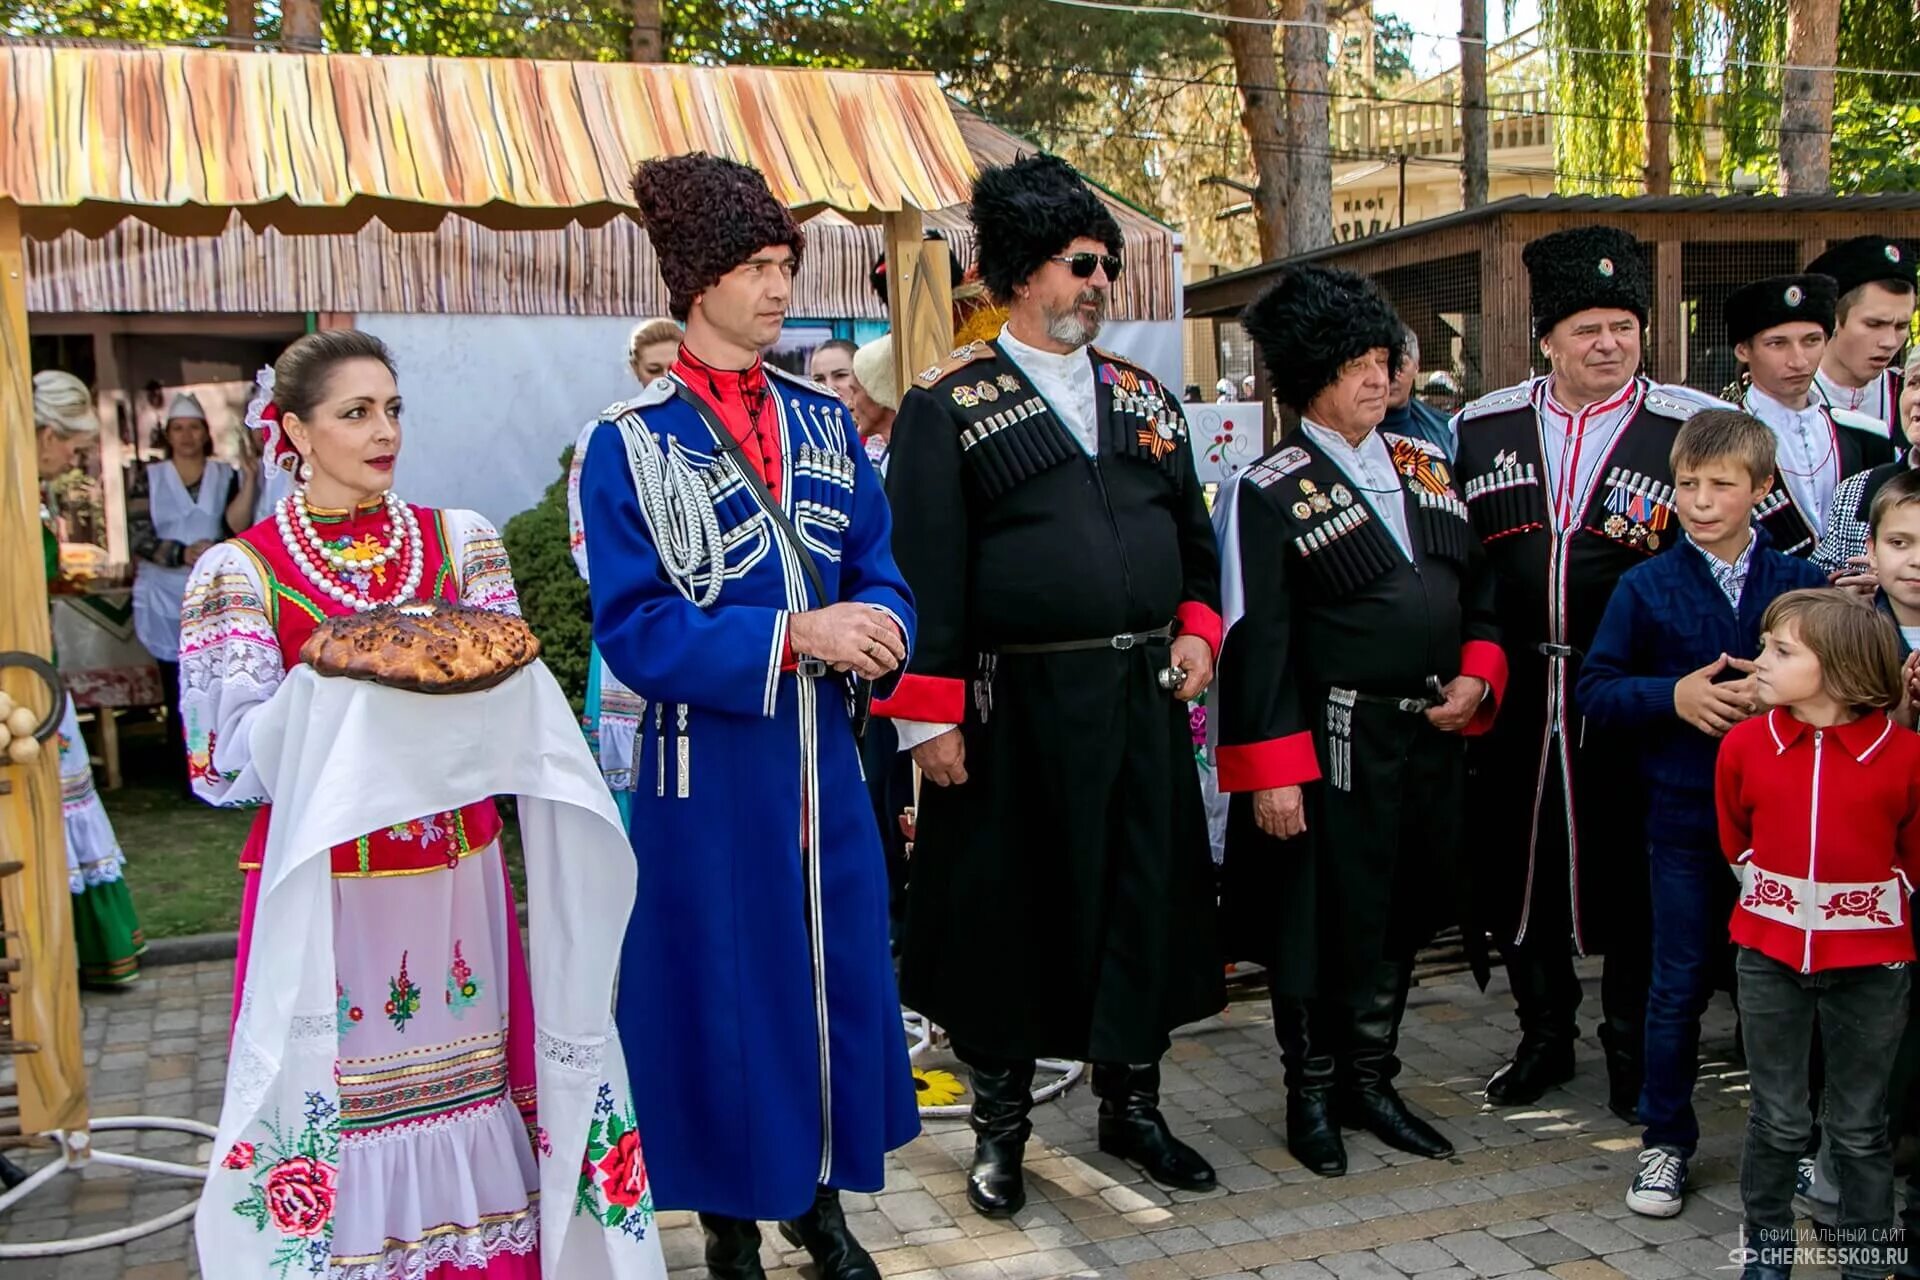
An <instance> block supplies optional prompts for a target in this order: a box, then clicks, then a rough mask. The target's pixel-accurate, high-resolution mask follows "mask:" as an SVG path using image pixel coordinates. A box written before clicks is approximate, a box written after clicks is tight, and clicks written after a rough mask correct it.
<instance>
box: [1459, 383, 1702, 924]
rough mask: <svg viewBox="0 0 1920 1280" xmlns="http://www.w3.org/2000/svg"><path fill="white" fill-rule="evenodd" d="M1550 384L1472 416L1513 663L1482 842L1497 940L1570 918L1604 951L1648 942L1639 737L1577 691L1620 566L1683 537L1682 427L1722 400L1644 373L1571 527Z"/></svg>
mask: <svg viewBox="0 0 1920 1280" xmlns="http://www.w3.org/2000/svg"><path fill="white" fill-rule="evenodd" d="M1546 383H1547V379H1545V378H1536V379H1534V380H1533V381H1531V382H1527V383H1522V384H1520V385H1519V386H1515V387H1509V388H1507V389H1506V390H1504V391H1498V392H1494V393H1493V394H1492V395H1489V396H1485V397H1483V398H1482V399H1480V400H1478V401H1475V402H1474V403H1473V404H1471V405H1469V406H1467V408H1465V409H1463V410H1462V411H1461V413H1460V416H1459V420H1458V423H1457V427H1458V439H1459V441H1460V447H1459V451H1458V453H1457V455H1456V462H1455V470H1456V472H1457V473H1458V474H1459V476H1460V481H1461V487H1462V492H1463V493H1464V494H1465V496H1466V500H1467V508H1468V510H1469V512H1470V513H1471V514H1472V518H1473V528H1474V531H1475V533H1477V534H1478V535H1479V537H1480V541H1481V544H1482V545H1483V546H1484V547H1485V548H1486V553H1487V562H1488V564H1489V565H1491V566H1492V568H1493V572H1494V575H1495V578H1496V581H1497V588H1496V599H1497V602H1498V605H1499V618H1500V633H1501V640H1502V644H1503V645H1504V647H1505V648H1506V652H1507V663H1508V669H1509V673H1510V675H1509V684H1508V693H1507V705H1506V706H1505V707H1503V708H1502V709H1501V712H1500V718H1499V721H1498V722H1497V723H1496V724H1495V725H1494V728H1493V731H1492V732H1491V733H1489V734H1487V735H1486V736H1485V737H1483V738H1480V739H1478V740H1476V741H1475V742H1474V743H1473V745H1472V747H1471V748H1470V749H1469V752H1468V785H1467V801H1468V803H1467V811H1468V813H1469V814H1471V815H1472V821H1473V826H1474V835H1473V838H1472V840H1471V842H1470V848H1471V851H1472V854H1473V863H1474V873H1475V876H1476V881H1477V883H1476V886H1475V896H1476V902H1477V905H1478V907H1479V908H1480V910H1481V911H1482V912H1483V919H1484V920H1485V922H1486V925H1487V927H1488V928H1489V929H1490V930H1491V931H1492V933H1493V935H1494V941H1495V942H1496V943H1497V944H1500V945H1503V946H1504V945H1507V944H1509V943H1514V942H1519V941H1524V940H1526V939H1527V938H1528V934H1529V929H1530V927H1531V925H1532V924H1533V920H1534V917H1535V916H1537V915H1541V914H1542V913H1545V914H1546V915H1547V916H1548V917H1549V918H1559V919H1565V918H1566V917H1567V916H1568V915H1569V913H1570V914H1571V918H1572V934H1573V937H1572V943H1573V945H1574V946H1575V947H1576V948H1577V949H1578V950H1579V951H1581V952H1582V953H1594V952H1602V951H1605V950H1606V949H1607V947H1608V945H1609V942H1610V940H1612V939H1615V938H1618V939H1619V940H1621V941H1630V942H1631V943H1632V945H1634V946H1644V945H1645V944H1646V932H1647V929H1648V923H1647V922H1648V911H1649V905H1648V899H1647V856H1646V841H1645V833H1644V830H1643V814H1642V812H1641V808H1642V802H1641V797H1640V788H1639V782H1638V777H1639V775H1638V773H1637V771H1636V765H1635V762H1634V756H1633V750H1634V746H1633V741H1632V738H1631V736H1630V735H1627V734H1622V733H1619V732H1616V731H1606V730H1602V729H1599V728H1597V727H1595V726H1593V725H1589V724H1587V723H1586V722H1585V721H1584V720H1583V719H1582V718H1581V716H1580V715H1579V713H1578V711H1577V710H1576V709H1575V707H1574V705H1573V689H1574V685H1575V683H1576V682H1577V681H1578V679H1579V676H1580V661H1581V658H1582V656H1583V655H1584V654H1585V652H1586V650H1587V647H1588V646H1589V645H1590V644H1591V643H1592V642H1593V633H1594V631H1595V630H1596V629H1597V628H1598V627H1599V625H1600V615H1601V614H1602V613H1603V612H1604V611H1605V609H1606V607H1607V601H1608V599H1610V598H1611V597H1612V595H1613V588H1614V584H1615V583H1617V582H1618V581H1619V580H1620V575H1622V574H1623V573H1625V572H1626V571H1627V570H1628V569H1631V568H1632V567H1633V566H1634V565H1636V564H1640V563H1641V562H1643V561H1645V560H1646V559H1647V558H1648V557H1650V556H1654V555H1659V554H1663V553H1664V552H1666V551H1668V550H1670V549H1671V548H1672V547H1673V546H1675V545H1676V544H1677V543H1678V542H1679V540H1680V538H1681V536H1682V535H1681V529H1680V522H1679V520H1678V519H1677V518H1676V517H1675V516H1674V513H1673V506H1672V501H1673V488H1672V486H1673V472H1672V468H1671V466H1670V464H1669V461H1668V455H1669V454H1670V453H1671V452H1672V449H1673V440H1674V436H1675V435H1677V434H1678V433H1679V430H1680V426H1681V424H1682V423H1683V422H1684V421H1685V420H1686V419H1687V418H1689V417H1691V416H1692V415H1693V414H1694V413H1696V412H1698V411H1699V410H1700V409H1701V408H1703V407H1705V406H1706V405H1707V404H1710V403H1718V402H1717V401H1711V400H1708V399H1707V398H1706V397H1703V396H1700V395H1699V393H1697V392H1693V391H1689V390H1687V389H1686V388H1675V387H1667V386H1663V385H1659V384H1655V383H1651V382H1649V381H1647V380H1646V379H1644V378H1636V379H1635V380H1634V381H1633V382H1632V383H1631V384H1629V386H1628V387H1627V388H1625V389H1624V391H1623V394H1628V395H1631V396H1632V397H1633V398H1634V403H1633V405H1632V407H1631V409H1630V411H1629V418H1628V421H1627V423H1626V426H1625V428H1624V429H1623V430H1621V431H1620V433H1619V434H1618V435H1617V436H1616V437H1615V438H1614V440H1613V445H1612V449H1611V450H1610V452H1609V453H1608V455H1607V457H1606V458H1605V459H1604V460H1603V461H1602V462H1601V464H1600V468H1599V471H1598V472H1597V474H1596V476H1595V481H1594V485H1593V490H1592V493H1591V495H1590V496H1589V497H1588V499H1587V501H1586V504H1585V506H1584V507H1583V508H1582V510H1581V512H1580V519H1579V520H1578V522H1577V524H1576V525H1575V526H1574V527H1572V528H1570V529H1566V530H1556V529H1555V528H1554V527H1553V519H1552V514H1551V512H1552V506H1551V498H1550V495H1549V494H1548V490H1547V484H1548V479H1547V468H1546V463H1545V461H1544V457H1543V455H1542V452H1541V434H1540V433H1541V426H1540V419H1539V414H1540V412H1541V410H1540V408H1539V407H1538V404H1539V401H1540V399H1541V398H1542V397H1543V396H1544V395H1545V393H1546V392H1545V388H1546ZM1556 736H1557V737H1558V739H1559V740H1560V742H1561V743H1562V744H1564V748H1565V749H1564V750H1560V749H1556V746H1555V741H1554V740H1555V737H1556ZM1550 769H1551V770H1554V771H1556V772H1557V773H1558V775H1559V782H1558V785H1557V786H1549V785H1548V771H1549V770H1550ZM1556 797H1557V799H1556ZM1554 828H1558V829H1557V830H1555V829H1554ZM1548 895H1551V896H1552V898H1554V899H1557V901H1554V902H1547V901H1546V897H1547V896H1548Z"/></svg>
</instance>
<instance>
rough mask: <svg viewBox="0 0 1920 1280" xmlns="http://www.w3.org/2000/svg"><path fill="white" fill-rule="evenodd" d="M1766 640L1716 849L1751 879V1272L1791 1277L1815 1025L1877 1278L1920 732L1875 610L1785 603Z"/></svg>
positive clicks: (1744, 921) (1852, 1215) (1723, 766)
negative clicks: (1899, 713)
mask: <svg viewBox="0 0 1920 1280" xmlns="http://www.w3.org/2000/svg"><path fill="white" fill-rule="evenodd" d="M1761 626H1762V631H1763V633H1764V634H1763V635H1762V637H1761V650H1760V657H1759V660H1758V662H1757V664H1756V671H1755V675H1756V679H1755V691H1756V694H1757V696H1758V698H1759V700H1760V703H1761V705H1762V706H1763V707H1764V708H1766V711H1765V714H1763V715H1759V716H1756V717H1754V718H1753V719H1751V720H1747V721H1744V722H1742V723H1741V724H1738V725H1736V726H1734V728H1733V730H1732V731H1731V732H1729V733H1728V734H1727V736H1726V738H1725V740H1724V741H1723V742H1722V743H1721V747H1720V756H1719V761H1718V766H1717V771H1716V778H1715V787H1714V794H1715V802H1716V805H1717V807H1718V809H1719V817H1720V846H1721V850H1722V851H1723V852H1724V853H1725V854H1726V856H1727V858H1728V859H1729V860H1730V861H1731V862H1733V863H1734V865H1735V867H1736V868H1737V870H1738V873H1739V875H1740V878H1741V891H1740V898H1739V903H1738V905H1737V906H1736V907H1735V908H1734V913H1733V927H1732V933H1733V940H1734V942H1735V943H1737V944H1738V946H1739V954H1738V956H1737V958H1736V962H1735V963H1736V971H1737V973H1738V975H1739V1003H1740V1015H1741V1018H1742V1021H1743V1022H1744V1024H1745V1026H1746V1029H1747V1034H1746V1046H1747V1070H1748V1080H1749V1085H1750V1088H1751V1090H1752V1106H1751V1110H1750V1111H1749V1113H1748V1117H1747V1139H1746V1148H1745V1151H1744V1153H1743V1154H1742V1157H1741V1170H1740V1187H1741V1195H1742V1198H1743V1200H1744V1201H1745V1209H1746V1212H1745V1217H1746V1228H1745V1230H1746V1244H1747V1249H1748V1251H1749V1252H1748V1254H1747V1258H1748V1263H1747V1268H1746V1276H1747V1280H1779V1278H1781V1277H1784V1276H1786V1274H1787V1273H1788V1271H1789V1269H1790V1268H1791V1266H1792V1260H1793V1250H1792V1246H1793V1244H1794V1227H1793V1190H1794V1177H1795V1164H1796V1161H1797V1160H1798V1159H1799V1157H1800V1156H1801V1155H1802V1154H1803V1153H1804V1152H1805V1150H1806V1147H1807V1139H1808V1136H1809V1134H1810V1132H1811V1126H1812V1117H1811V1116H1810V1115H1809V1114H1808V1110H1807V1059H1808V1053H1809V1051H1810V1048H1811V1039H1812V1035H1813V1029H1814V1027H1815V1025H1816V1018H1817V1020H1818V1026H1819V1028H1820V1036H1821V1044H1822V1047H1823V1048H1824V1050H1825V1055H1826V1064H1827V1079H1826V1090H1825V1112H1824V1114H1825V1120H1826V1131H1827V1136H1828V1140H1829V1143H1830V1145H1831V1148H1832V1154H1833V1162H1834V1167H1835V1173H1836V1175H1837V1181H1838V1182H1839V1186H1840V1224H1839V1229H1840V1236H1839V1240H1840V1246H1841V1250H1842V1252H1841V1259H1840V1262H1841V1267H1840V1270H1841V1274H1842V1275H1843V1276H1847V1277H1855V1276H1858V1277H1867V1276H1885V1275H1886V1274H1887V1272H1888V1271H1889V1270H1890V1269H1891V1265H1892V1263H1894V1262H1895V1261H1898V1259H1895V1258H1893V1257H1891V1256H1890V1255H1889V1251H1888V1248H1887V1246H1888V1242H1889V1237H1890V1235H1891V1233H1892V1228H1893V1154H1892V1147H1891V1144H1890V1143H1889V1141H1888V1138H1887V1079H1888V1072H1889V1067H1890V1064H1891V1062H1892V1060H1893V1054H1894V1050H1895V1048H1896V1047H1897V1046H1898V1045H1899V1042H1900V1035H1901V1032H1902V1030H1903V1029H1904V1028H1905V1026H1906V1019H1907V987H1908V981H1909V975H1908V966H1909V965H1910V964H1911V962H1912V961H1913V959H1914V946H1913V935H1912V933H1911V932H1910V931H1909V929H1908V924H1907V910H1908V903H1907V898H1908V896H1909V894H1910V893H1911V892H1912V876H1913V875H1914V874H1915V873H1916V872H1917V871H1920V736H1916V735H1915V734H1913V733H1912V732H1910V731H1908V730H1906V729H1903V728H1900V727H1899V726H1897V725H1895V724H1894V723H1893V722H1892V721H1891V720H1890V719H1888V717H1887V710H1888V709H1889V708H1892V707H1896V706H1898V705H1899V703H1900V694H1901V674H1900V657H1899V649H1898V646H1897V644H1896V642H1895V638H1894V633H1893V627H1892V625H1891V624H1890V623H1889V622H1888V621H1887V620H1886V619H1885V618H1883V617H1881V616H1880V615H1879V614H1878V613H1876V612H1875V611H1874V610H1873V609H1872V607H1871V606H1869V605H1867V604H1865V603H1864V602H1862V601H1860V600H1857V599H1855V598H1853V597H1852V596H1850V595H1848V594H1847V593H1845V592H1840V591H1832V590H1826V589H1814V590H1803V591H1791V592H1788V593H1787V594H1786V595H1783V596H1781V597H1780V598H1779V599H1778V600H1776V601H1774V603H1773V605H1772V607H1770V608H1769V609H1768V610H1767V614H1766V618H1765V619H1764V621H1763V622H1762V624H1761Z"/></svg>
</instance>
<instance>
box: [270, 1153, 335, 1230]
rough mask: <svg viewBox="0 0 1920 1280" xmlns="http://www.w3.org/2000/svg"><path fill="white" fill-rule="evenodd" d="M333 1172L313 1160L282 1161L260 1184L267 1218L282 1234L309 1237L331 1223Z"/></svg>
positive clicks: (305, 1157) (323, 1164) (323, 1163)
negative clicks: (271, 1220) (265, 1202)
mask: <svg viewBox="0 0 1920 1280" xmlns="http://www.w3.org/2000/svg"><path fill="white" fill-rule="evenodd" d="M333 1175H334V1169H333V1166H332V1165H330V1164H327V1163H325V1162H324V1161H320V1160H315V1159H314V1158H313V1157H312V1156H294V1157H293V1158H292V1159H291V1160H282V1161H281V1162H280V1163H279V1164H277V1165H275V1166H273V1168H272V1169H269V1170H268V1171H267V1177H266V1182H265V1183H264V1184H263V1186H264V1190H265V1194H266V1201H267V1214H268V1216H269V1217H271V1218H272V1219H273V1225H274V1226H275V1227H277V1228H279V1230H280V1232H281V1234H283V1235H290V1236H304V1237H312V1236H317V1235H319V1234H320V1233H321V1232H322V1231H325V1230H326V1229H327V1224H328V1223H330V1222H332V1221H333V1204H334V1196H335V1192H334V1186H333Z"/></svg>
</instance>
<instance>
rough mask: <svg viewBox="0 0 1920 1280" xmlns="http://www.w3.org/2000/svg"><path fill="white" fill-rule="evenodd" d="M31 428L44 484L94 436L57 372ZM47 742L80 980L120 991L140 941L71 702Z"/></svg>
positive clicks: (47, 375) (43, 382) (94, 426)
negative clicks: (56, 756)
mask: <svg viewBox="0 0 1920 1280" xmlns="http://www.w3.org/2000/svg"><path fill="white" fill-rule="evenodd" d="M33 428H34V440H35V442H36V444H37V445H38V452H39V458H40V479H41V481H42V482H43V483H44V482H45V481H48V480H52V479H53V478H54V477H55V476H58V475H60V474H62V473H63V472H65V471H67V470H69V469H70V468H72V466H73V455H74V450H75V449H77V448H78V447H79V446H81V445H83V444H86V443H88V442H90V441H92V440H94V439H96V438H97V437H98V436H99V434H100V419H99V417H98V416H97V415H96V414H95V412H94V407H93V392H91V391H89V390H87V384H86V383H84V382H82V381H80V379H78V378H76V377H74V376H73V375H72V374H70V373H65V372H62V371H61V370H58V369H43V370H41V371H40V372H39V373H36V374H34V375H33ZM51 521H52V517H51V516H50V515H49V514H48V512H47V510H46V508H45V507H42V508H41V524H40V539H41V544H42V546H43V547H44V549H45V552H46V561H47V585H48V587H49V589H52V588H54V587H56V586H57V585H58V583H59V581H60V539H59V537H58V536H57V535H56V534H55V533H54V531H53V526H52V523H51ZM55 741H56V742H57V743H58V744H59V748H60V810H61V816H62V817H63V818H64V819H65V826H66V837H67V888H68V889H69V890H70V891H71V892H72V893H73V936H74V947H75V950H77V951H78V952H79V955H80V981H81V982H83V983H85V984H86V985H88V986H90V987H124V986H127V985H128V984H130V983H132V982H133V981H134V980H135V979H137V978H139V976H140V955H141V953H142V952H144V951H145V950H146V949H147V942H146V938H145V937H144V936H143V935H142V934H141V932H140V917H139V915H138V914H137V913H136V912H135V911H134V909H133V894H132V893H131V892H130V891H129V890H128V889H127V882H126V878H125V867H126V855H125V854H123V853H122V852H121V851H120V842H119V840H117V839H115V838H114V834H113V822H112V820H111V819H109V818H108V817H107V811H106V809H105V807H104V806H102V805H101V803H100V793H99V792H98V791H96V790H94V785H93V764H92V762H91V761H90V760H89V759H88V758H87V744H86V740H85V739H83V738H82V737H81V736H80V721H79V718H78V717H77V716H76V714H75V712H74V706H73V698H72V697H71V696H69V697H67V698H66V705H65V708H64V709H63V711H62V713H61V717H60V730H59V733H58V734H57V735H56V736H55Z"/></svg>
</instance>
